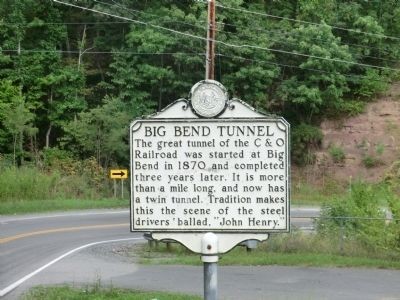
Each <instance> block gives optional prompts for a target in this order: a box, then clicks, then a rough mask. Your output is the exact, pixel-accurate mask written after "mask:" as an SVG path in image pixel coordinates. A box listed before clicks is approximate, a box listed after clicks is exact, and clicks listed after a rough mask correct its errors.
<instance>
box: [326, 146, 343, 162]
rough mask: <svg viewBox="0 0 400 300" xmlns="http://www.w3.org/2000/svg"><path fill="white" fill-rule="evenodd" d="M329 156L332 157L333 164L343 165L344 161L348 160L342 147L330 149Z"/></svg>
mask: <svg viewBox="0 0 400 300" xmlns="http://www.w3.org/2000/svg"><path fill="white" fill-rule="evenodd" d="M329 154H330V155H331V157H332V160H333V162H335V163H342V162H343V161H344V159H345V158H346V155H345V154H344V151H343V149H342V148H341V147H339V146H335V145H333V146H331V147H330V148H329Z"/></svg>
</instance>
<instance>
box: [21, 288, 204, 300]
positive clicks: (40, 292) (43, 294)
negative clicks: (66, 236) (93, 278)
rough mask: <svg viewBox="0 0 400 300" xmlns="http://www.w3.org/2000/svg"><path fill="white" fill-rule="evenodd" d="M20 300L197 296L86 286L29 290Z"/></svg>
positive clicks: (185, 299) (187, 299) (180, 299)
mask: <svg viewBox="0 0 400 300" xmlns="http://www.w3.org/2000/svg"><path fill="white" fill-rule="evenodd" d="M22 299H29V300H35V299H37V300H53V299H69V300H79V299H88V300H103V299H104V300H108V299H114V300H143V299H164V300H199V299H202V298H201V297H198V296H191V295H185V294H179V293H166V292H146V291H136V290H122V289H117V288H113V287H102V286H101V285H100V284H99V285H98V284H95V285H93V286H87V287H85V288H79V289H78V288H72V287H69V286H59V287H36V288H33V289H32V290H30V291H29V292H28V293H27V294H26V295H24V297H22Z"/></svg>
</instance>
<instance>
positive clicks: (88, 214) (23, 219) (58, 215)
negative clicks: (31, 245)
mask: <svg viewBox="0 0 400 300" xmlns="http://www.w3.org/2000/svg"><path fill="white" fill-rule="evenodd" d="M125 213H129V210H128V209H127V210H117V211H105V212H82V213H80V212H77V213H65V214H56V215H43V216H36V217H20V218H18V217H16V218H13V219H7V216H4V217H5V218H4V221H2V223H8V222H17V221H29V220H37V219H49V218H60V217H80V216H83V217H84V216H93V215H112V214H125ZM0 217H1V216H0Z"/></svg>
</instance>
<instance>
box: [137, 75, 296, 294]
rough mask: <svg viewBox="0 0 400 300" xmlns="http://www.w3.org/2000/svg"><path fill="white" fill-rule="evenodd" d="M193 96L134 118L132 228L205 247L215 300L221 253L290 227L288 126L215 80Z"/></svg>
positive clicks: (208, 289)
mask: <svg viewBox="0 0 400 300" xmlns="http://www.w3.org/2000/svg"><path fill="white" fill-rule="evenodd" d="M189 98H190V100H189V101H187V100H184V99H181V100H178V101H176V102H175V103H173V104H171V105H170V106H168V107H167V108H166V109H164V110H163V111H162V112H160V113H158V114H156V115H153V116H150V117H148V118H145V119H139V120H135V121H134V122H132V123H131V126H130V143H131V148H130V152H131V174H133V175H132V176H131V230H132V231H135V232H145V233H150V234H151V236H152V238H153V239H155V240H159V241H162V240H175V241H178V242H179V243H181V244H183V245H185V246H186V247H187V248H189V249H190V250H191V251H193V252H195V253H199V254H200V255H201V257H202V261H203V262H204V276H205V277H204V280H205V281H204V294H205V299H216V297H217V292H216V290H217V289H216V285H217V273H216V271H217V262H218V255H220V254H223V253H226V252H227V251H229V250H231V249H232V248H233V247H235V246H236V245H238V244H239V243H241V242H244V241H248V240H257V241H263V240H266V239H267V238H268V234H269V233H271V232H288V231H289V223H290V222H289V220H290V217H289V212H290V207H289V203H290V201H289V198H290V192H289V185H290V182H289V144H288V142H289V124H288V123H287V122H286V121H285V120H284V119H283V118H280V117H274V116H265V115H263V114H260V113H258V112H256V111H255V110H254V109H253V108H251V107H250V106H248V105H247V104H245V103H244V102H242V101H240V100H238V99H231V100H228V99H229V98H228V95H227V93H226V90H225V88H224V87H223V86H222V85H221V84H220V83H218V82H216V81H214V80H205V81H201V82H199V83H197V84H196V85H194V86H193V88H192V90H191V92H190V94H189Z"/></svg>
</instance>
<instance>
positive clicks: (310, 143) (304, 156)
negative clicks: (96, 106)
mask: <svg viewBox="0 0 400 300" xmlns="http://www.w3.org/2000/svg"><path fill="white" fill-rule="evenodd" d="M322 139H323V134H322V132H321V130H320V129H319V128H318V127H314V126H312V125H308V124H304V123H302V124H300V125H297V126H296V127H294V128H293V130H292V144H291V146H292V147H291V148H292V160H293V162H294V163H297V164H299V165H307V164H313V163H314V162H315V155H314V154H313V151H314V150H315V149H317V148H319V147H320V146H321V142H322Z"/></svg>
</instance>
